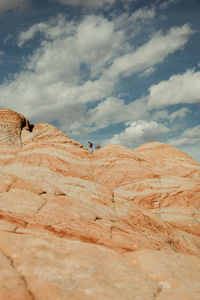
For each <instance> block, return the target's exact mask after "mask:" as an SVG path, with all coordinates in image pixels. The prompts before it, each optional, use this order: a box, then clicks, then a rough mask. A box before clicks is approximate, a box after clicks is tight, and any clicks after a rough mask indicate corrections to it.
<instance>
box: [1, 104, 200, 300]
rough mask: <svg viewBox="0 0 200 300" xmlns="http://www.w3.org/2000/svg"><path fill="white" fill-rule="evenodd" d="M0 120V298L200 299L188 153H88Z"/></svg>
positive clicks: (195, 195) (196, 178) (37, 129)
mask: <svg viewBox="0 0 200 300" xmlns="http://www.w3.org/2000/svg"><path fill="white" fill-rule="evenodd" d="M6 116H7V117H6ZM0 124H1V126H0V140H1V141H0V144H1V145H0V266H1V267H0V299H1V300H7V299H8V300H9V299H11V300H18V299H19V300H26V299H31V300H32V299H35V300H55V299H56V300H66V299H69V300H84V299H88V300H90V299H95V300H96V299H97V300H102V299H106V300H107V299H114V300H129V299H130V300H133V299H141V300H151V299H152V300H153V299H157V300H161V299H163V300H165V299H170V300H177V299H181V300H186V299H187V300H188V299H190V300H199V299H200V298H199V295H200V280H199V279H200V165H199V164H197V163H196V162H195V161H194V160H193V159H192V158H191V157H190V156H188V155H187V154H185V153H183V152H181V151H180V150H178V149H176V148H174V147H171V146H168V145H164V144H161V143H148V144H145V145H142V146H140V147H138V148H137V149H135V150H131V149H128V148H125V147H122V146H117V145H109V146H107V147H104V148H102V149H100V150H98V151H96V152H94V153H90V152H89V151H88V150H87V149H86V148H84V147H83V146H82V145H81V144H79V143H78V142H76V141H73V140H71V139H70V138H69V137H68V136H66V135H65V134H64V133H62V132H61V131H60V130H58V129H57V128H55V127H54V126H52V125H50V124H47V123H42V124H38V125H35V126H34V127H33V126H31V125H30V124H29V122H28V121H27V120H26V119H25V118H24V117H23V116H21V115H20V114H17V113H15V112H12V111H9V110H0ZM9 126H12V130H11V131H9V130H8V128H11V127H9ZM20 147H21V148H20Z"/></svg>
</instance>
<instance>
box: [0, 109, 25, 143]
mask: <svg viewBox="0 0 200 300" xmlns="http://www.w3.org/2000/svg"><path fill="white" fill-rule="evenodd" d="M23 127H25V128H26V129H27V130H30V129H31V126H30V124H29V122H28V120H26V118H25V117H24V116H22V115H21V114H18V113H16V112H14V111H12V110H8V109H1V110H0V147H1V148H21V147H22V142H21V130H22V128H23Z"/></svg>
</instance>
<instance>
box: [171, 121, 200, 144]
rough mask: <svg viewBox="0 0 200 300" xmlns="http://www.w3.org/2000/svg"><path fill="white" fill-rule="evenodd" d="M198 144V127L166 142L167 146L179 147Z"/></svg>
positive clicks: (199, 128)
mask: <svg viewBox="0 0 200 300" xmlns="http://www.w3.org/2000/svg"><path fill="white" fill-rule="evenodd" d="M197 143H200V125H197V126H195V127H192V128H188V129H187V130H185V131H184V132H183V133H182V134H181V135H180V136H179V137H177V138H174V139H170V140H168V144H170V145H172V146H175V147H180V146H184V145H192V144H197Z"/></svg>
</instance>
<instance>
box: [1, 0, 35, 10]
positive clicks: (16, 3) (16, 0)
mask: <svg viewBox="0 0 200 300" xmlns="http://www.w3.org/2000/svg"><path fill="white" fill-rule="evenodd" d="M29 4H30V1H29V0H1V1H0V13H3V12H5V11H9V10H18V9H24V8H26V7H28V6H29Z"/></svg>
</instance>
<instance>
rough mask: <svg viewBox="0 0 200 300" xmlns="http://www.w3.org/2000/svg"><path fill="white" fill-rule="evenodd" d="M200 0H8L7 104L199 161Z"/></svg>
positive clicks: (41, 118) (2, 60)
mask: <svg viewBox="0 0 200 300" xmlns="http://www.w3.org/2000/svg"><path fill="white" fill-rule="evenodd" d="M199 17H200V1H199V0H165V1H160V0H155V1H149V0H148V1H145V0H132V1H129V0H98V1H94V0H85V1H84V0H43V1H41V0H32V1H31V0H1V1H0V20H1V31H0V37H1V39H0V64H1V72H0V107H1V108H9V109H13V110H15V111H18V112H20V113H22V114H24V115H25V116H26V117H27V118H28V119H29V120H30V121H31V122H33V123H38V122H50V123H52V124H54V125H56V126H57V127H58V128H60V129H61V130H62V131H64V132H65V133H66V134H67V135H68V136H70V137H71V138H73V139H76V140H77V141H79V142H81V143H82V144H84V145H85V146H87V142H88V140H92V141H93V142H94V144H95V145H98V144H100V145H102V146H103V145H106V144H111V143H112V144H121V145H124V146H127V147H131V148H135V147H137V146H138V145H141V144H143V143H146V142H151V141H160V142H163V143H167V144H170V145H173V146H175V147H177V148H179V149H181V150H183V151H185V152H187V153H188V154H190V155H191V156H192V157H193V158H194V159H196V160H197V161H198V162H200V151H199V149H200V118H199V116H200V58H199V53H200V18H199Z"/></svg>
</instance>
